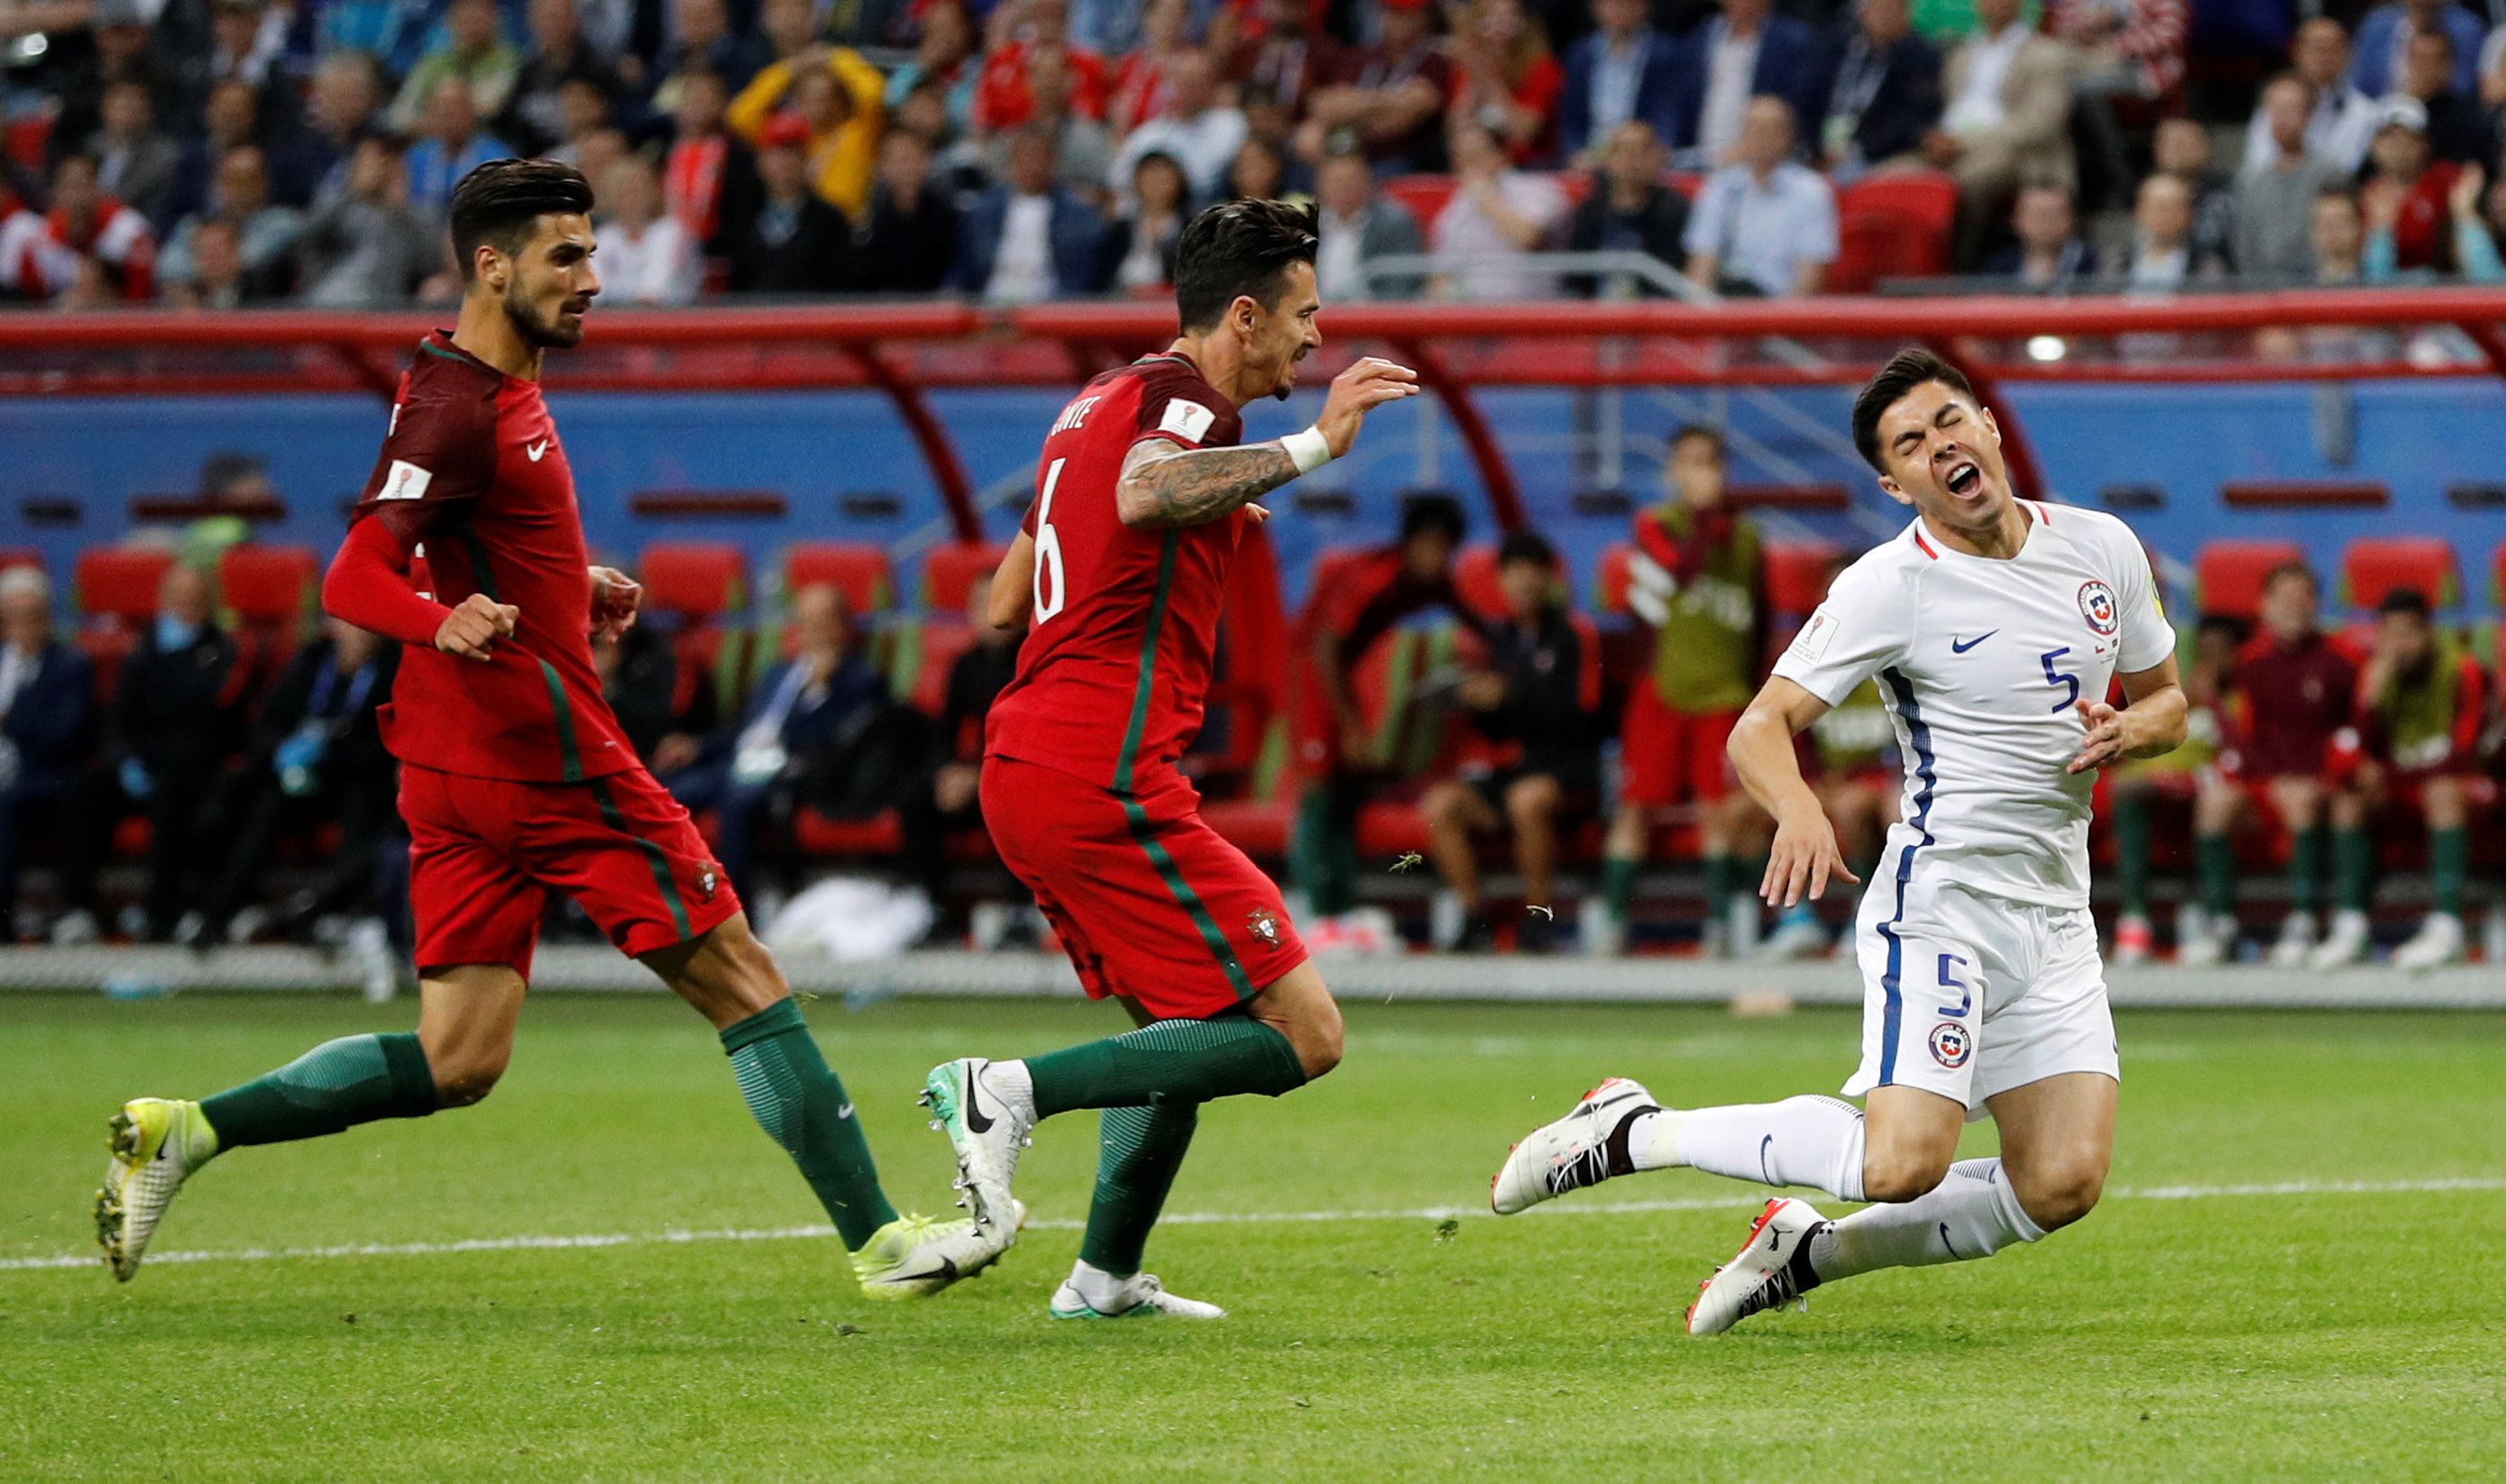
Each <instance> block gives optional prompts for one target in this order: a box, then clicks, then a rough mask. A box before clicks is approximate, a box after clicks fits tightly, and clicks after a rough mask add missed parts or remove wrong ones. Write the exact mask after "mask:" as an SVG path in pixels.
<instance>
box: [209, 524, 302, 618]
mask: <svg viewBox="0 0 2506 1484" xmlns="http://www.w3.org/2000/svg"><path fill="white" fill-rule="evenodd" d="M321 565H322V563H321V558H319V557H317V556H315V555H314V554H313V552H312V551H311V550H310V549H309V548H304V547H264V546H254V545H250V544H247V545H243V546H235V547H229V548H227V549H226V550H225V552H224V553H222V554H221V555H220V556H219V557H218V589H219V591H220V592H221V593H222V594H223V595H224V596H225V598H226V605H227V607H228V608H229V609H230V610H232V611H233V613H234V616H235V617H236V618H240V619H242V620H243V621H244V623H246V624H247V625H251V626H256V627H261V626H267V627H288V626H293V625H295V624H297V623H299V622H300V621H301V620H302V619H303V618H304V611H305V605H306V601H307V599H308V598H309V597H310V596H311V595H312V591H313V584H314V581H315V576H314V575H315V574H316V573H317V572H319V571H320V570H321Z"/></svg>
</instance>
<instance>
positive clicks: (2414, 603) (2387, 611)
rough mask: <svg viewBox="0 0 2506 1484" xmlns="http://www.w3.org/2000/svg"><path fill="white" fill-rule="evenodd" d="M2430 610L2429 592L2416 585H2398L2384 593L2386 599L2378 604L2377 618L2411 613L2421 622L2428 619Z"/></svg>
mask: <svg viewBox="0 0 2506 1484" xmlns="http://www.w3.org/2000/svg"><path fill="white" fill-rule="evenodd" d="M2429 611H2430V610H2429V608H2428V597H2427V594H2426V593H2424V592H2421V591H2419V590H2418V589H2417V588H2416V587H2396V588H2394V589H2393V590H2392V591H2390V592H2388V593H2386V594H2384V601H2382V602H2381V603H2379V604H2377V605H2376V617H2377V618H2390V617H2392V616H2393V615H2394V614H2409V615H2410V616H2411V617H2412V618H2417V619H2418V620H2419V621H2420V622H2421V623H2425V622H2426V621H2427V618H2428V613H2429Z"/></svg>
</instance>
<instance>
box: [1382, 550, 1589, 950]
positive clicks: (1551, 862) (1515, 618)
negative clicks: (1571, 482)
mask: <svg viewBox="0 0 2506 1484" xmlns="http://www.w3.org/2000/svg"><path fill="white" fill-rule="evenodd" d="M1497 582H1498V583H1499V584H1500V585H1501V586H1502V587H1503V588H1504V589H1505V603H1506V617H1505V618H1504V619H1503V620H1501V621H1499V622H1497V623H1494V624H1491V625H1489V626H1488V629H1487V631H1486V643H1487V657H1486V665H1485V667H1484V668H1480V669H1476V670H1473V671H1472V672H1471V673H1470V674H1468V675H1466V676H1465V677H1463V680H1462V682H1461V685H1460V687H1459V689H1458V690H1457V691H1456V696H1457V698H1458V699H1459V700H1460V702H1461V704H1462V706H1463V708H1464V709H1465V710H1467V711H1468V712H1469V713H1470V716H1471V721H1472V723H1473V724H1474V725H1475V726H1476V728H1477V729H1478V731H1479V733H1480V735H1481V736H1482V737H1483V738H1485V739H1486V741H1487V742H1488V743H1490V744H1492V745H1493V746H1494V748H1495V757H1496V759H1497V760H1496V761H1494V762H1484V763H1476V764H1474V765H1472V766H1470V767H1468V768H1466V769H1465V770H1464V771H1463V773H1462V775H1461V776H1460V777H1458V778H1449V779H1444V780H1441V781H1439V782H1437V783H1434V784H1431V785H1429V786H1428V789H1427V792H1426V793H1425V794H1424V795H1421V796H1420V798H1419V800H1418V806H1419V810H1420V812H1421V813H1423V814H1424V815H1425V816H1426V819H1427V852H1428V855H1429V856H1430V857H1431V858H1432V859H1433V860H1434V862H1435V865H1436V874H1437V875H1438V876H1440V877H1442V878H1443V880H1444V883H1445V888H1446V890H1447V891H1450V893H1452V895H1453V897H1454V900H1455V901H1457V902H1458V903H1459V905H1460V907H1461V914H1462V921H1463V923H1464V924H1465V926H1464V928H1463V931H1462V936H1461V937H1460V939H1459V940H1458V941H1457V942H1455V943H1454V944H1453V945H1452V946H1453V947H1455V948H1456V949H1459V950H1460V951H1463V952H1486V950H1487V949H1488V948H1489V947H1491V946H1492V945H1493V940H1494V936H1495V924H1494V923H1493V922H1491V921H1490V919H1489V918H1488V916H1487V915H1486V911H1485V909H1484V908H1483V906H1482V903H1481V901H1480V881H1479V861H1478V858H1477V849H1476V846H1475V845H1474V843H1473V837H1474V836H1477V835H1483V834H1493V833H1496V832H1498V831H1499V830H1511V831H1512V832H1513V835H1514V864H1515V869H1516V870H1517V871H1518V872H1519V873H1520V874H1521V875H1522V901H1523V903H1524V906H1525V908H1526V910H1525V911H1524V913H1523V916H1522V922H1521V924H1520V925H1519V926H1518V927H1517V929H1516V932H1515V946H1516V947H1517V948H1518V949H1519V950H1520V951H1522V952H1524V953H1546V952H1548V951H1549V947H1550V944H1551V942H1552V940H1553V938H1554V936H1555V925H1556V918H1555V912H1554V909H1553V903H1554V902H1555V901H1557V890H1556V889H1557V823H1558V819H1559V817H1560V816H1561V815H1567V814H1571V813H1577V812H1582V811H1585V810H1589V809H1590V808H1591V807H1592V801H1593V795H1594V794H1595V793H1596V792H1597V791H1598V790H1599V788H1600V785H1601V751H1600V743H1599V734H1598V729H1597V728H1596V726H1595V725H1594V722H1595V720H1596V717H1597V714H1598V712H1599V710H1600V705H1601V654H1600V644H1599V640H1598V636H1597V635H1596V634H1594V633H1593V628H1592V625H1591V624H1589V623H1585V622H1582V621H1581V620H1579V619H1578V618H1576V617H1575V616H1574V615H1573V614H1572V613H1571V612H1570V611H1569V610H1568V609H1567V606H1566V603H1565V601H1564V594H1563V589H1564V573H1563V571H1562V570H1561V569H1560V568H1559V566H1558V563H1557V550H1556V548H1552V547H1551V546H1550V545H1549V543H1548V542H1547V541H1546V540H1545V539H1543V538H1542V537H1541V536H1540V534H1539V533H1538V532H1535V531H1517V532H1515V533H1514V534H1513V535H1511V536H1508V537H1507V538H1506V539H1505V545H1504V546H1502V547H1500V548H1498V550H1497Z"/></svg>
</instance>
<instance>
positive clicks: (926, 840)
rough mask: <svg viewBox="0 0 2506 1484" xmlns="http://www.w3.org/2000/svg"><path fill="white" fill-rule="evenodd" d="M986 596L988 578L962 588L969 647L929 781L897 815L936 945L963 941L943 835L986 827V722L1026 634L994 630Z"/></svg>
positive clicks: (958, 665) (962, 917)
mask: <svg viewBox="0 0 2506 1484" xmlns="http://www.w3.org/2000/svg"><path fill="white" fill-rule="evenodd" d="M991 591H992V582H991V579H990V578H988V577H983V578H978V579H976V580H975V581H974V582H973V583H970V584H968V587H967V591H966V618H965V621H966V624H967V626H968V628H969V630H970V631H971V632H972V633H973V635H974V638H975V642H974V644H973V645H971V646H970V647H968V649H967V650H966V652H965V653H964V654H959V655H958V656H957V657H956V659H954V660H953V661H951V662H950V663H949V683H948V686H947V688H946V689H945V690H944V691H943V692H942V699H941V703H940V718H939V725H938V726H937V727H936V728H935V729H934V731H933V734H932V740H933V744H934V746H933V753H932V759H931V763H930V767H929V776H928V778H927V780H924V781H922V782H920V783H918V784H917V786H916V787H915V788H914V789H913V791H912V792H910V793H909V794H907V795H906V796H905V802H904V804H903V806H902V807H900V808H899V809H898V810H897V821H898V824H899V825H900V826H901V827H902V830H903V833H904V837H905V867H906V869H907V870H908V871H909V872H911V873H912V875H913V879H914V880H915V882H917V883H918V884H919V885H920V886H921V888H922V891H923V895H925V896H927V897H929V898H930V899H931V906H932V909H933V918H932V926H931V932H930V935H929V936H928V938H927V939H926V941H929V942H931V943H933V944H934V945H937V944H941V943H953V942H955V941H957V940H959V939H961V938H963V937H964V936H966V926H967V925H966V912H965V906H964V904H963V903H961V902H959V901H956V900H954V899H953V898H951V897H950V896H949V854H948V838H949V832H950V831H952V830H971V829H975V828H978V827H980V826H981V825H982V824H983V822H984V814H983V809H982V806H981V804H980V802H979V800H978V799H977V796H976V790H977V785H978V784H979V783H980V782H981V781H982V775H983V765H984V719H985V717H987V716H989V715H990V714H991V710H992V701H993V700H994V699H995V698H996V697H998V696H999V695H1000V693H1001V689H1002V688H1003V687H1005V686H1007V685H1008V684H1009V683H1010V677H1011V676H1013V675H1015V674H1016V673H1017V672H1018V653H1019V641H1020V639H1022V638H1023V637H1025V629H1024V623H1023V620H1021V621H1020V624H1019V625H1018V626H1015V627H1011V628H995V627H993V626H992V623H991V621H990V615H989V611H988V610H989V608H990V604H991Z"/></svg>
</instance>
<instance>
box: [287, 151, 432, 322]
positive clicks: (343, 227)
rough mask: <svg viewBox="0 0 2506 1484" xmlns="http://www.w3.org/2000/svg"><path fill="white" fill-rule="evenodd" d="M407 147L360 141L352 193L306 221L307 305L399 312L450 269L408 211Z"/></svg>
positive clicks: (328, 201) (351, 171) (352, 165)
mask: <svg viewBox="0 0 2506 1484" xmlns="http://www.w3.org/2000/svg"><path fill="white" fill-rule="evenodd" d="M402 148H403V147H402V145H401V143H400V142H399V141H398V140H397V139H394V138H393V137H392V136H390V135H388V134H370V135H368V136H367V137H366V138H365V139H363V140H360V141H359V142H358V144H357V151H356V155H355V157H354V158H353V159H351V160H350V162H349V166H348V175H347V181H346V184H345V187H344V188H343V189H342V190H340V192H338V193H336V194H332V195H330V196H328V197H327V198H325V199H324V200H323V201H322V203H321V204H320V205H318V206H316V207H314V208H313V211H312V213H311V214H310V215H309V216H308V217H306V219H305V222H304V235H303V236H302V237H300V238H298V239H297V251H298V255H299V258H300V260H301V262H302V266H303V272H304V292H303V299H304V302H305V303H306V304H307V305H310V306H312V307H315V308H322V309H388V308H394V307H397V306H399V305H401V304H405V303H407V302H409V299H410V295H411V294H412V292H414V291H415V290H416V288H417V286H418V285H419V284H421V283H423V282H425V281H426V279H427V278H428V277H429V276H430V275H432V274H434V273H435V272H437V271H439V270H440V269H441V268H442V267H443V266H444V249H443V247H442V245H441V244H439V243H438V242H437V240H436V236H435V233H434V232H433V231H432V230H430V229H429V228H428V226H427V224H426V222H425V220H424V219H423V218H421V217H420V216H419V215H418V213H417V212H416V211H415V210H414V209H413V208H412V207H411V205H410V204H409V171H408V169H407V168H406V166H405V165H404V164H403V162H402V159H401V154H402Z"/></svg>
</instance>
